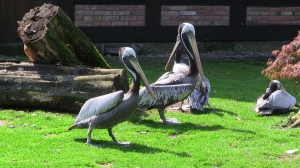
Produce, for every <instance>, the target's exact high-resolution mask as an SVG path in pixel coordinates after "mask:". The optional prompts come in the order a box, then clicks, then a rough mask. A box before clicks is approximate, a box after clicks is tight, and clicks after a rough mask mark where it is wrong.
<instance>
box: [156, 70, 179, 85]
mask: <svg viewBox="0 0 300 168" xmlns="http://www.w3.org/2000/svg"><path fill="white" fill-rule="evenodd" d="M184 78H185V76H184V74H183V73H174V72H166V73H165V74H163V75H162V76H161V77H160V78H158V79H157V81H156V82H154V83H153V84H154V85H177V84H181V83H182V79H184Z"/></svg>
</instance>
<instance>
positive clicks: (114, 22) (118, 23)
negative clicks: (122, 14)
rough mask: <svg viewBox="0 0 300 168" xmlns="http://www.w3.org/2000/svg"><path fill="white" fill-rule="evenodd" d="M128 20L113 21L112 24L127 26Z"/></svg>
mask: <svg viewBox="0 0 300 168" xmlns="http://www.w3.org/2000/svg"><path fill="white" fill-rule="evenodd" d="M128 25H129V21H113V22H112V26H128Z"/></svg>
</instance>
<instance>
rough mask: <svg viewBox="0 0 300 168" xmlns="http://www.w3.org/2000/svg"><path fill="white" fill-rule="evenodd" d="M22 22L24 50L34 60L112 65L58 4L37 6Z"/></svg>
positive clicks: (19, 32) (20, 34)
mask: <svg viewBox="0 0 300 168" xmlns="http://www.w3.org/2000/svg"><path fill="white" fill-rule="evenodd" d="M18 24H19V27H18V34H19V36H20V38H21V39H22V40H23V42H24V51H25V53H26V55H27V56H28V58H29V59H30V60H31V61H32V62H35V63H55V62H62V63H71V64H76V65H80V64H84V65H89V66H95V67H102V68H110V67H109V65H108V64H107V62H106V61H105V59H104V58H103V56H102V55H101V54H100V53H99V51H98V50H97V48H96V47H95V46H94V45H93V43H92V42H91V41H90V40H89V39H88V38H87V37H86V36H85V35H84V34H83V33H82V31H81V30H80V29H78V27H77V26H76V25H75V24H74V23H73V21H72V20H71V19H70V18H69V17H68V16H67V15H66V14H65V13H64V12H63V10H62V9H61V8H59V7H58V6H55V5H52V4H44V5H42V6H41V7H36V8H34V9H32V10H30V12H28V13H26V14H25V16H24V17H23V19H22V21H18Z"/></svg>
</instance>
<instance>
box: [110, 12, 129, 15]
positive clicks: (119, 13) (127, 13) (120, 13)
mask: <svg viewBox="0 0 300 168" xmlns="http://www.w3.org/2000/svg"><path fill="white" fill-rule="evenodd" d="M129 14H130V11H113V15H129Z"/></svg>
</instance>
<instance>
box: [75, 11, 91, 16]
mask: <svg viewBox="0 0 300 168" xmlns="http://www.w3.org/2000/svg"><path fill="white" fill-rule="evenodd" d="M86 15H94V12H93V11H75V16H86Z"/></svg>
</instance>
